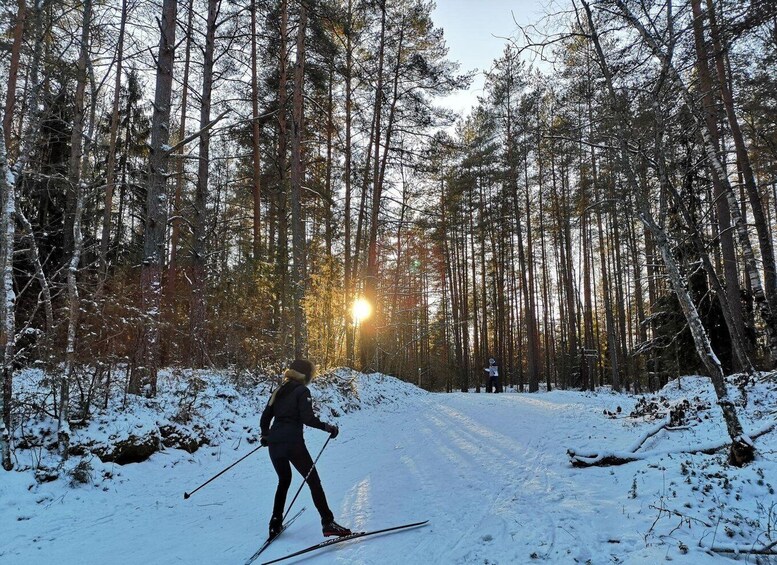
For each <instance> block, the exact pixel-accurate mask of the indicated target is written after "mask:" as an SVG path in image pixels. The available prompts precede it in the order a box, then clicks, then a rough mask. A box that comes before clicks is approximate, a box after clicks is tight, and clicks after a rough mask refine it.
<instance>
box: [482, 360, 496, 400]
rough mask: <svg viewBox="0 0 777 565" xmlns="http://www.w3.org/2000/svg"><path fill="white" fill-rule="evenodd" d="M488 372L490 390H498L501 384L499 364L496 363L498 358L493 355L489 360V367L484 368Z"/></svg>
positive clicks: (488, 388)
mask: <svg viewBox="0 0 777 565" xmlns="http://www.w3.org/2000/svg"><path fill="white" fill-rule="evenodd" d="M483 370H484V371H485V372H486V373H488V387H487V390H488V391H489V392H497V391H498V388H497V387H498V386H499V366H498V365H497V364H496V359H494V358H493V357H491V358H490V359H489V360H488V367H486V368H485V369H483Z"/></svg>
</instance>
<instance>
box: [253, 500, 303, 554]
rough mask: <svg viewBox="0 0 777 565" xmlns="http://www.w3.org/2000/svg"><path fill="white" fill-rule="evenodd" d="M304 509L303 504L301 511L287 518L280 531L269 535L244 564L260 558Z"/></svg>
mask: <svg viewBox="0 0 777 565" xmlns="http://www.w3.org/2000/svg"><path fill="white" fill-rule="evenodd" d="M304 511H305V507H304V506H303V507H302V508H301V509H300V510H299V511H298V512H297V513H296V514H294V516H292V517H291V518H289V519H288V520H286V522H284V523H283V525H282V526H281V528H280V530H278V531H277V532H276V533H275V534H274V535H272V536H269V537H268V538H267V539H266V540H265V542H264V543H263V544H262V545H261V547H260V548H259V549H257V550H256V553H254V554H253V555H252V556H251V557H249V558H248V559H246V562H245V564H244V565H251V563H253V562H254V561H256V560H257V559H258V558H259V556H260V555H261V554H262V553H264V551H265V550H266V549H267V548H268V547H270V545H271V544H272V542H274V541H275V540H276V539H278V536H280V535H281V534H282V533H283V532H285V531H286V528H288V527H289V526H291V525H292V524H293V523H294V521H295V520H296V519H297V518H299V516H300V514H302V513H303V512H304Z"/></svg>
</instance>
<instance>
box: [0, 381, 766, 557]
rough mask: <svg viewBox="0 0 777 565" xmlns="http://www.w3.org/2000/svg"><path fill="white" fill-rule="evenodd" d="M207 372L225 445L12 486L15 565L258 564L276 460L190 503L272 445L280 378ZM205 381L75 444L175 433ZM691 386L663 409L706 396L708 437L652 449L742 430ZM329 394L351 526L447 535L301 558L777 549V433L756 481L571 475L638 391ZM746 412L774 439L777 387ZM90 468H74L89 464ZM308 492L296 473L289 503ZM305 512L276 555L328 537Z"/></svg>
mask: <svg viewBox="0 0 777 565" xmlns="http://www.w3.org/2000/svg"><path fill="white" fill-rule="evenodd" d="M38 377H40V376H38ZM38 377H36V376H35V375H34V374H32V375H27V378H26V379H21V380H20V384H19V386H20V387H22V388H23V387H24V386H28V387H29V388H30V390H34V387H35V386H37V385H36V383H35V379H36V378H38ZM203 380H204V383H205V386H204V389H203V390H201V391H199V392H198V393H197V397H196V399H195V401H194V403H193V406H192V410H191V413H192V420H191V422H190V423H189V424H188V425H187V429H189V430H194V431H196V430H197V427H198V426H199V427H200V431H201V433H202V434H203V435H205V436H207V437H208V438H209V440H210V445H205V446H203V447H201V448H200V449H199V450H197V451H196V452H195V453H193V454H189V453H187V452H186V451H183V450H179V449H166V450H163V451H160V452H158V453H155V454H154V455H152V456H151V458H150V459H149V460H147V461H145V462H142V463H134V464H127V465H118V464H115V463H108V464H103V463H101V462H100V461H99V460H98V459H96V458H92V460H91V467H92V468H91V470H88V474H89V476H90V477H91V483H89V484H83V485H79V486H71V485H70V479H69V478H68V476H67V475H66V474H65V473H62V474H61V475H60V477H59V478H58V479H56V480H54V481H52V482H44V483H38V482H36V481H35V479H34V474H33V472H32V471H31V470H30V471H26V472H18V473H17V472H14V473H3V474H2V475H0V524H2V526H1V528H2V529H1V530H0V563H2V564H15V565H25V564H38V563H41V564H43V563H56V564H79V565H80V564H84V565H87V564H100V565H103V564H107V563H110V564H134V563H141V564H143V565H151V564H174V563H186V564H196V563H202V564H222V563H223V564H240V563H242V562H244V561H245V559H246V558H247V557H248V556H250V555H251V554H252V553H253V552H254V550H255V549H256V548H257V547H258V546H259V545H260V544H261V543H262V541H263V540H264V538H265V535H266V529H267V521H268V519H269V512H270V508H271V504H272V497H273V493H274V490H275V484H276V482H275V481H276V477H275V473H274V472H273V469H272V466H271V465H270V462H269V459H268V457H267V454H266V452H265V450H260V451H259V452H258V453H256V454H255V455H254V456H252V457H250V458H249V459H247V460H246V461H244V462H243V463H241V464H240V465H238V466H236V467H235V468H234V469H232V470H231V471H229V472H228V473H227V474H225V475H224V476H222V477H221V478H219V479H218V480H217V481H215V482H213V483H212V484H210V485H208V486H207V487H205V488H204V489H202V490H201V491H200V492H198V493H196V494H195V495H194V496H192V498H190V499H189V500H184V499H183V493H184V491H191V490H192V489H193V488H194V487H195V486H197V485H198V484H200V483H202V482H203V481H204V480H206V479H208V478H209V477H211V476H212V475H213V474H215V473H216V472H218V471H219V470H221V469H222V468H224V467H225V466H227V465H228V464H229V463H231V462H232V461H235V460H236V459H238V458H239V457H241V456H242V455H243V454H244V453H247V452H248V451H250V449H253V448H254V447H255V445H256V444H255V443H254V444H249V443H248V441H249V440H255V438H256V435H257V433H258V432H257V425H258V416H259V412H260V410H261V408H262V406H263V405H264V402H265V401H266V394H267V390H268V388H267V387H269V386H270V383H265V386H261V385H260V386H254V387H251V388H240V387H236V386H235V385H234V384H232V383H231V381H230V380H229V379H227V378H226V377H224V376H218V375H216V376H203ZM186 382H187V378H186V375H173V374H169V375H167V376H166V377H165V379H164V380H163V382H162V383H161V384H160V391H165V390H166V391H167V392H166V393H163V394H160V399H159V400H156V401H153V402H151V401H137V400H135V401H133V402H131V403H130V409H128V410H127V411H126V413H125V415H123V416H122V417H121V418H120V419H119V420H116V415H115V414H113V413H106V414H103V415H98V416H97V417H96V418H95V419H94V422H93V423H92V424H91V425H90V426H88V427H87V428H84V429H81V430H76V433H78V434H80V436H81V437H79V438H74V441H75V442H78V441H81V442H86V443H89V442H93V443H95V444H96V443H99V442H108V441H111V439H113V440H116V438H120V437H123V436H126V435H127V434H129V433H132V432H133V431H134V432H136V433H139V432H141V431H143V430H145V431H148V428H158V427H159V426H160V425H164V424H165V423H166V422H168V420H172V415H174V414H176V413H177V412H180V410H181V409H182V408H181V406H182V405H183V406H184V408H185V407H186V406H187V401H186V399H187V398H189V397H187V396H186V392H185V391H186V390H187V388H186V386H187V384H186ZM25 383H26V384H25ZM680 385H681V387H682V389H681V390H678V383H677V381H674V382H672V383H670V385H668V387H667V388H666V389H665V390H664V391H662V395H663V399H664V400H662V401H661V402H659V403H658V404H657V405H658V406H659V407H660V408H661V409H663V408H665V405H667V404H668V405H671V404H676V403H677V402H679V401H680V400H681V399H683V398H687V399H689V400H690V401H691V402H690V408H689V409H688V410H687V411H686V412H687V415H688V416H689V427H688V428H687V429H684V430H676V431H662V432H660V433H659V434H658V435H656V436H655V437H653V438H651V439H650V440H648V442H647V443H646V444H645V445H644V446H643V447H642V448H641V451H655V452H659V451H664V450H668V449H674V448H678V447H683V446H696V445H700V444H702V443H709V442H710V441H713V440H716V439H719V438H722V437H725V428H724V425H723V423H722V420H721V417H720V412H719V409H718V408H717V407H716V406H715V403H714V396H713V393H712V388H711V386H710V385H709V383H708V381H707V380H706V379H702V378H696V377H686V378H683V379H682V380H681V382H680ZM734 390H735V389H734V388H733V387H732V391H734ZM175 391H177V392H175ZM313 394H314V397H315V398H316V399H317V402H318V405H319V408H320V410H321V413H322V418H323V419H325V420H326V419H329V420H330V421H336V422H337V423H338V424H339V426H340V428H341V433H340V436H339V437H338V438H337V439H336V440H333V441H331V442H330V443H329V446H328V447H327V449H326V451H325V452H324V454H323V455H322V457H321V459H320V461H319V463H318V468H319V472H320V475H321V477H322V482H323V484H324V487H325V490H326V493H327V497H328V499H329V502H330V505H331V506H332V508H333V510H334V511H335V515H336V519H337V520H338V521H339V522H340V523H342V524H345V525H348V526H350V527H351V528H353V529H359V530H361V529H375V528H382V527H387V526H393V525H397V524H401V523H406V522H410V521H419V520H425V519H428V520H430V521H431V523H430V525H429V526H427V527H425V528H422V529H417V530H410V531H406V532H402V533H397V534H390V535H386V536H382V537H378V538H374V539H369V540H363V541H355V542H347V543H345V544H341V545H340V546H339V547H338V548H337V549H328V550H325V551H323V552H321V553H318V554H313V555H311V556H306V558H305V559H302V558H300V559H297V560H296V561H294V560H292V561H290V562H292V563H294V562H302V561H304V562H305V563H311V564H313V563H320V564H323V563H347V564H355V563H367V564H394V563H396V564H415V563H418V564H427V563H434V564H437V563H439V564H449V563H461V564H470V563H472V564H497V563H498V564H522V563H532V562H545V563H591V564H603V563H645V564H653V563H659V562H662V561H665V560H674V561H677V562H680V563H726V562H730V561H731V557H728V556H723V555H720V554H712V553H710V552H707V551H705V550H704V549H703V548H702V547H700V545H702V546H710V545H716V546H731V547H734V546H743V547H746V546H749V545H752V544H753V543H760V544H765V543H768V542H769V541H770V540H775V539H777V534H775V530H776V529H777V496H775V492H774V488H775V487H777V462H775V458H776V454H777V437H775V436H777V433H775V432H771V433H769V434H767V435H765V436H762V437H761V438H760V439H758V440H757V441H756V445H757V447H758V451H759V456H758V459H757V460H756V461H755V462H754V463H752V464H751V465H749V466H748V467H746V468H744V469H735V468H732V467H728V466H727V465H726V463H725V453H724V452H721V453H717V454H714V455H701V454H700V455H678V454H667V455H663V456H661V455H656V456H655V457H652V458H649V459H647V460H645V461H637V462H634V463H629V464H627V465H623V466H618V467H593V468H585V469H580V468H573V467H572V466H571V465H570V463H569V460H568V457H567V454H566V449H567V448H570V447H572V448H575V449H579V450H580V451H581V452H582V451H586V450H590V451H597V450H601V449H607V450H623V449H626V448H627V447H628V446H629V445H631V444H632V443H633V442H634V440H635V439H636V438H638V437H639V435H640V434H641V433H643V432H644V431H645V430H647V429H649V428H650V427H652V426H654V425H655V422H654V421H652V420H651V419H650V418H646V417H630V416H629V414H630V413H631V411H632V410H633V409H634V408H635V406H636V405H637V402H638V399H639V397H635V396H628V395H616V394H612V393H610V392H608V391H600V392H597V393H581V392H572V391H553V392H550V393H540V394H531V395H530V394H516V393H507V394H500V395H488V394H462V393H453V394H430V393H425V392H423V391H420V390H418V389H416V388H415V387H413V386H412V385H408V384H406V383H402V382H400V381H397V380H395V379H393V378H391V377H385V376H381V375H360V374H357V373H353V372H350V371H347V370H340V371H338V372H337V374H336V375H333V376H331V377H330V378H329V379H328V380H327V383H324V384H319V385H316V386H314V387H313ZM736 394H737V395H738V394H739V393H738V392H737V393H736ZM182 398H183V399H184V401H183V402H182V400H181V399H182ZM117 402H118V400H117ZM618 407H620V410H618ZM740 409H741V411H742V419H743V422H744V425H745V428H746V430H752V429H756V428H759V427H763V424H764V423H765V422H768V421H770V419H774V418H777V413H775V410H776V409H777V386H776V385H775V384H774V383H773V381H772V382H762V383H759V384H756V385H753V386H750V387H749V388H748V396H747V405H746V407H740ZM605 411H607V412H609V413H611V415H607V414H605ZM162 414H165V416H162ZM84 436H89V437H88V438H86V437H84ZM306 439H307V442H308V447H309V449H310V451H311V453H313V455H314V456H315V454H316V453H317V452H318V450H319V449H320V448H321V446H322V445H323V444H324V441H325V440H326V435H325V434H324V433H323V432H319V431H317V430H308V431H307V432H306ZM41 453H42V452H41V450H34V449H33V450H21V451H20V452H19V455H18V457H19V461H18V462H19V464H21V465H22V466H24V465H30V464H31V463H34V461H35V460H36V457H39V456H40V455H41ZM45 459H46V457H44V460H45ZM71 459H72V461H71V462H70V463H69V465H70V468H72V467H73V466H75V465H76V464H77V462H78V461H80V458H78V457H74V458H71ZM300 481H301V479H300V478H299V477H298V476H295V479H294V483H293V484H292V490H291V491H290V497H289V499H290V498H291V493H293V492H294V491H295V490H296V487H297V486H298V485H299V483H300ZM303 505H304V506H306V507H307V511H306V512H305V513H304V514H303V515H302V516H301V517H300V518H299V520H298V521H297V522H295V523H294V525H293V526H291V527H290V528H289V529H288V530H287V531H286V532H285V533H284V534H283V536H282V537H281V538H279V539H278V540H277V541H276V542H275V543H274V544H273V545H272V546H271V547H270V549H268V551H267V552H266V553H265V554H264V555H262V558H261V559H260V560H259V561H260V562H261V561H262V560H263V559H265V558H267V559H272V558H275V557H278V556H281V555H284V554H286V553H288V552H290V551H293V550H296V549H299V548H302V547H305V546H308V545H310V544H312V543H315V542H317V541H319V540H320V539H321V532H320V527H319V519H318V516H317V515H316V512H315V509H314V507H313V505H312V503H311V501H310V495H309V493H308V491H307V489H305V491H303V494H302V495H301V496H300V500H299V501H298V502H297V506H298V507H301V506H303ZM762 559H763V558H762ZM749 562H750V563H755V562H756V561H755V558H754V557H750V559H749ZM761 562H768V561H761Z"/></svg>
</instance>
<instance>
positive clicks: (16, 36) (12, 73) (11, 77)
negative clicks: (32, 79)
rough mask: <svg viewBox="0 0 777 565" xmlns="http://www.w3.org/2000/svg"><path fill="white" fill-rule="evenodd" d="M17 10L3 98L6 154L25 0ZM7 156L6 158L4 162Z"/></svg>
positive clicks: (10, 128) (17, 70) (17, 72)
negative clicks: (5, 90)
mask: <svg viewBox="0 0 777 565" xmlns="http://www.w3.org/2000/svg"><path fill="white" fill-rule="evenodd" d="M18 6H19V7H18V9H17V10H16V22H15V24H14V30H13V44H12V46H11V60H10V62H9V63H8V83H7V85H6V86H7V89H8V91H7V93H6V97H5V114H4V115H3V132H4V136H5V139H4V141H5V150H6V153H7V154H8V153H10V151H11V131H12V129H13V113H14V108H15V107H16V81H17V79H18V77H19V59H20V57H21V53H22V42H23V41H24V26H25V23H26V21H27V3H26V1H25V0H18ZM7 159H8V156H6V160H7Z"/></svg>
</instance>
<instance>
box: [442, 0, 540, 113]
mask: <svg viewBox="0 0 777 565" xmlns="http://www.w3.org/2000/svg"><path fill="white" fill-rule="evenodd" d="M547 4H548V1H547V0H437V8H436V9H435V11H434V13H433V18H434V22H435V24H436V25H437V26H439V27H442V28H443V29H444V30H445V39H446V42H447V44H448V48H449V49H450V51H449V54H448V56H449V57H450V59H452V60H454V61H458V62H459V63H461V70H462V71H469V70H474V69H478V70H479V71H480V72H479V73H478V75H477V76H476V77H475V80H474V81H473V83H472V86H471V87H470V89H469V90H468V91H465V92H460V93H458V94H455V95H452V96H450V97H448V98H446V99H444V105H445V106H447V107H449V108H451V109H453V110H456V111H458V112H463V113H467V111H468V110H470V109H471V108H472V106H474V105H475V104H476V103H477V97H478V96H479V95H481V94H482V89H483V75H482V71H484V70H488V69H489V67H490V66H491V62H492V61H493V60H494V59H495V58H497V57H499V55H500V54H501V53H502V51H503V50H504V46H505V43H506V40H505V39H504V38H507V37H512V36H513V35H514V34H515V33H516V31H517V28H516V22H517V23H518V24H520V25H523V26H525V25H528V24H532V23H535V22H537V21H538V20H540V19H541V18H542V16H543V15H544V14H545V6H547Z"/></svg>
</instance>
